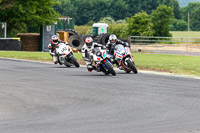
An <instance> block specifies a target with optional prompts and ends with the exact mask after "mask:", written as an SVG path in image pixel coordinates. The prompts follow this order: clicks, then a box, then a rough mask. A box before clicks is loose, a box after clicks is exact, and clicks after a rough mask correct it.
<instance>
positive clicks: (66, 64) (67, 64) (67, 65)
mask: <svg viewBox="0 0 200 133" xmlns="http://www.w3.org/2000/svg"><path fill="white" fill-rule="evenodd" d="M64 65H65V66H66V67H71V66H72V65H71V64H70V63H69V62H67V61H66V60H64Z"/></svg>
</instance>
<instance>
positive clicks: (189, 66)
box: [0, 51, 200, 76]
mask: <svg viewBox="0 0 200 133" xmlns="http://www.w3.org/2000/svg"><path fill="white" fill-rule="evenodd" d="M75 56H76V58H77V60H82V54H81V53H75ZM0 57H6V58H15V59H27V60H39V61H52V57H51V56H50V55H49V53H48V52H16V51H0ZM134 60H135V64H136V67H137V68H139V69H149V70H156V71H166V72H172V73H178V74H187V75H196V76H200V57H199V56H182V55H160V54H134Z"/></svg>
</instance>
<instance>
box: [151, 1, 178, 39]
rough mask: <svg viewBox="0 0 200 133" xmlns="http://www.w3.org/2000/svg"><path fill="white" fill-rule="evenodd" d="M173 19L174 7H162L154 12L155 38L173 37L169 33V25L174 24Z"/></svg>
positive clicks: (152, 16)
mask: <svg viewBox="0 0 200 133" xmlns="http://www.w3.org/2000/svg"><path fill="white" fill-rule="evenodd" d="M173 19H174V13H173V8H172V7H169V6H166V5H160V6H159V7H158V8H157V9H156V10H155V11H153V12H152V14H151V20H152V23H153V29H154V30H155V34H154V36H163V37H168V36H172V35H171V34H170V33H169V31H170V26H169V25H170V24H171V23H172V22H173Z"/></svg>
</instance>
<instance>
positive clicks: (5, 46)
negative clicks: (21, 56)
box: [0, 38, 21, 51]
mask: <svg viewBox="0 0 200 133" xmlns="http://www.w3.org/2000/svg"><path fill="white" fill-rule="evenodd" d="M0 50H14V51H21V41H20V38H0Z"/></svg>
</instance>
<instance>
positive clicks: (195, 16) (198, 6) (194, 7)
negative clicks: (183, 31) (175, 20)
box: [181, 2, 200, 31]
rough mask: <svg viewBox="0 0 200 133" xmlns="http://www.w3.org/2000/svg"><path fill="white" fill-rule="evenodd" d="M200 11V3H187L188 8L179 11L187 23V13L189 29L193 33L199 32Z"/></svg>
mask: <svg viewBox="0 0 200 133" xmlns="http://www.w3.org/2000/svg"><path fill="white" fill-rule="evenodd" d="M199 10H200V2H192V3H189V5H188V6H186V7H184V8H182V9H181V11H182V13H183V19H184V20H185V21H186V22H187V21H188V13H189V14H190V15H189V16H190V29H191V30H193V31H199V30H200V25H199V23H200V17H199V12H200V11H199Z"/></svg>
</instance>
